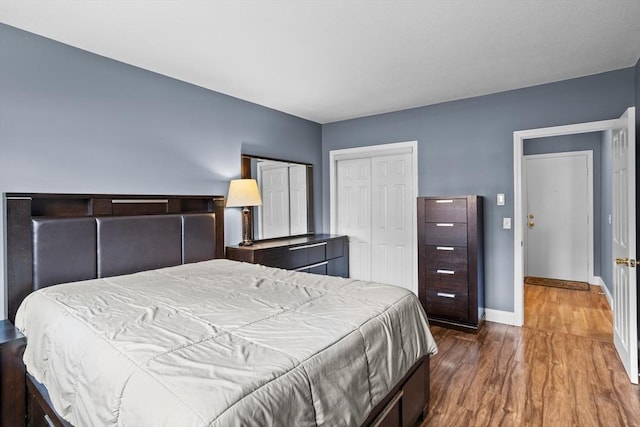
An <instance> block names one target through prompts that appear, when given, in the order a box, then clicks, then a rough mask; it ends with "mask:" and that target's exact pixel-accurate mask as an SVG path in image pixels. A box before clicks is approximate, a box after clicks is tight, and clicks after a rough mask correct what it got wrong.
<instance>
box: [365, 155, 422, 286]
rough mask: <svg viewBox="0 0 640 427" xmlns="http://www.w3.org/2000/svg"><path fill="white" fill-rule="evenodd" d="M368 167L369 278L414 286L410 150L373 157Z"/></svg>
mask: <svg viewBox="0 0 640 427" xmlns="http://www.w3.org/2000/svg"><path fill="white" fill-rule="evenodd" d="M371 170H372V177H371V178H372V179H371V189H372V191H371V225H372V228H371V252H372V259H371V266H372V272H371V274H372V276H371V277H372V280H375V281H377V282H382V283H388V284H392V285H397V286H402V287H404V288H407V289H409V290H413V256H412V255H413V245H414V239H413V237H414V236H413V227H412V218H413V212H412V211H411V210H410V209H411V207H412V206H413V207H414V204H413V203H410V201H411V200H413V198H414V196H413V195H414V194H415V191H414V189H413V173H412V157H411V154H398V155H391V156H382V157H373V158H372V159H371ZM414 208H415V207H414Z"/></svg>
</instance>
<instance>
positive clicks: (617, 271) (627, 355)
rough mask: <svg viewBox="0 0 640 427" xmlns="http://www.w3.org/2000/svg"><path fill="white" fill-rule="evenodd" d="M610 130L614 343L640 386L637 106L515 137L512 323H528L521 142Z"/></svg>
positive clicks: (630, 375)
mask: <svg viewBox="0 0 640 427" xmlns="http://www.w3.org/2000/svg"><path fill="white" fill-rule="evenodd" d="M602 131H612V135H613V136H612V141H613V144H612V152H613V161H612V181H613V185H612V188H611V192H612V208H613V209H612V210H613V212H612V218H613V222H612V226H613V230H614V235H615V236H614V238H613V239H612V246H613V251H612V253H613V257H614V259H615V264H613V262H612V264H613V267H614V274H613V283H612V285H613V294H614V298H613V307H612V308H613V314H614V327H613V336H614V344H615V348H616V351H617V353H618V355H619V356H620V360H621V361H622V364H623V365H624V367H625V370H626V371H627V374H628V376H629V379H630V381H631V382H632V383H634V384H637V383H638V339H637V337H638V335H637V333H638V329H637V299H636V298H637V289H636V286H635V284H636V283H637V281H636V269H635V267H636V191H635V188H636V187H635V181H636V180H635V177H636V174H635V170H636V165H635V161H636V160H635V146H636V136H635V131H636V124H635V107H630V108H628V109H627V110H626V111H625V112H624V114H622V116H621V117H620V118H618V119H614V120H603V121H599V122H588V123H578V124H573V125H565V126H555V127H549V128H540V129H529V130H522V131H515V132H514V133H513V142H514V145H513V170H514V240H513V244H514V313H513V324H514V325H516V326H522V325H523V323H524V283H523V282H524V280H523V279H524V227H525V222H524V221H523V219H524V215H525V213H524V208H525V205H524V200H523V173H522V169H523V142H524V140H526V139H530V138H540V137H549V136H560V135H571V134H580V133H588V132H602Z"/></svg>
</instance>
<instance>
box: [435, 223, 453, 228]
mask: <svg viewBox="0 0 640 427" xmlns="http://www.w3.org/2000/svg"><path fill="white" fill-rule="evenodd" d="M436 227H453V224H452V223H450V222H439V223H437V224H436Z"/></svg>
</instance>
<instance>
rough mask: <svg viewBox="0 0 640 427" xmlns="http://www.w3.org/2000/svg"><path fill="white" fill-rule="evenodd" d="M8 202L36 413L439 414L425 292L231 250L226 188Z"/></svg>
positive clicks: (80, 418)
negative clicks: (243, 258)
mask: <svg viewBox="0 0 640 427" xmlns="http://www.w3.org/2000/svg"><path fill="white" fill-rule="evenodd" d="M6 199H7V200H6V207H7V259H8V279H9V280H8V295H9V314H10V317H11V318H12V320H13V318H14V316H15V320H16V325H17V326H18V327H19V328H20V329H21V330H22V331H24V333H25V335H26V336H27V341H28V343H27V346H26V350H25V353H24V361H25V363H26V375H25V384H26V385H25V388H26V399H25V400H26V405H24V406H25V410H24V411H25V414H26V415H27V416H28V418H29V419H30V420H31V424H32V425H38V422H39V421H40V420H41V419H42V420H45V419H46V420H48V421H47V422H49V421H50V422H51V423H52V424H53V425H77V426H78V427H79V426H81V425H136V426H138V425H149V426H161V425H185V426H192V425H193V426H201V425H202V426H204V425H212V426H214V425H221V426H222V425H224V426H226V425H413V424H415V423H416V421H417V420H418V419H420V418H421V417H423V416H424V414H425V413H426V410H427V407H428V377H429V355H430V354H433V353H434V352H435V351H436V347H435V343H434V342H433V339H432V337H431V335H430V333H429V331H428V324H427V321H426V316H425V315H424V312H423V311H422V309H421V307H420V305H419V303H418V302H417V299H416V298H415V297H414V296H413V295H412V294H410V293H408V292H406V291H404V290H402V289H399V288H395V287H390V286H385V285H379V284H374V283H370V282H361V281H356V280H348V279H342V278H332V277H327V276H317V275H311V274H307V273H298V272H292V271H287V270H279V269H272V268H267V267H262V266H258V265H251V264H244V263H237V262H234V261H229V260H225V259H222V258H224V243H223V241H222V236H223V235H224V219H223V202H224V199H223V198H222V197H219V196H208V197H207V196H204V197H195V196H170V197H162V196H153V197H149V196H144V197H142V196H100V195H84V196H76V195H42V194H40V195H34V194H32V195H24V194H20V195H18V194H9V195H7V198H6ZM54 284H56V286H52V285H54ZM34 290H38V292H33V291H34ZM18 307H20V308H19V310H18ZM16 314H17V316H16ZM34 343H35V344H34ZM18 400H20V399H19V398H18ZM17 404H18V405H19V402H17ZM54 408H55V409H54ZM43 425H45V424H43Z"/></svg>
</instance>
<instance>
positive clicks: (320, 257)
mask: <svg viewBox="0 0 640 427" xmlns="http://www.w3.org/2000/svg"><path fill="white" fill-rule="evenodd" d="M226 257H227V259H231V260H234V261H244V262H250V263H252V264H262V265H266V266H268V267H277V268H284V269H287V270H296V271H304V272H307V273H315V274H326V275H329V276H341V277H349V243H348V239H347V236H334V235H330V234H313V235H309V236H302V237H291V238H286V239H274V240H265V241H261V242H256V243H254V244H253V246H227V251H226Z"/></svg>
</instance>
